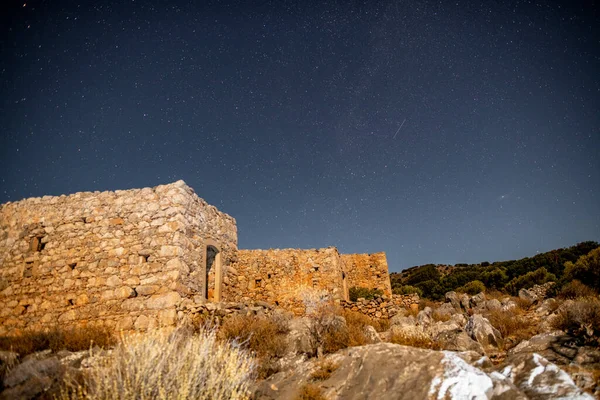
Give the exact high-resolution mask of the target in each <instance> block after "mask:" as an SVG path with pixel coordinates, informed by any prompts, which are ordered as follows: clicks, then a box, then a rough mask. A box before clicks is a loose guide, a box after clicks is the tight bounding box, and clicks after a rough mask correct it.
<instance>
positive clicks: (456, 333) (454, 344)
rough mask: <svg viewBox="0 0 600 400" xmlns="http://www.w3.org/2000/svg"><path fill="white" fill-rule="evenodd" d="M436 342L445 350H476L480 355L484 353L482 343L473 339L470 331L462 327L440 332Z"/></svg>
mask: <svg viewBox="0 0 600 400" xmlns="http://www.w3.org/2000/svg"><path fill="white" fill-rule="evenodd" d="M435 342H436V343H437V344H439V345H440V347H441V348H442V349H444V350H452V351H474V352H476V353H477V354H480V355H483V354H484V351H483V347H482V346H481V344H479V343H478V342H476V341H474V340H473V339H471V336H469V334H468V333H466V332H465V331H463V330H460V329H455V330H448V331H442V332H440V333H439V334H438V335H436V336H435Z"/></svg>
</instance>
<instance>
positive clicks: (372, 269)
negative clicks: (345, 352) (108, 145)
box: [0, 181, 391, 334]
mask: <svg viewBox="0 0 600 400" xmlns="http://www.w3.org/2000/svg"><path fill="white" fill-rule="evenodd" d="M353 286H359V287H367V288H377V289H380V290H382V291H383V292H384V293H385V294H387V295H390V294H391V286H390V279H389V275H388V267H387V261H386V257H385V253H376V254H340V253H339V252H338V250H337V249H336V248H334V247H329V248H325V249H310V250H298V249H285V250H238V248H237V227H236V221H235V219H234V218H232V217H230V216H229V215H227V214H225V213H223V212H220V211H219V210H217V209H216V208H215V207H214V206H211V205H209V204H207V203H206V202H205V201H204V200H202V199H201V198H199V197H198V196H197V195H196V194H195V193H194V191H193V190H192V189H191V188H190V187H189V186H187V185H186V184H185V183H184V182H183V181H178V182H175V183H171V184H168V185H161V186H157V187H155V188H144V189H133V190H117V191H114V192H84V193H75V194H72V195H68V196H66V195H62V196H44V197H42V198H30V199H25V200H21V201H17V202H9V203H6V204H3V205H2V206H0V334H7V333H11V332H18V331H20V330H22V329H24V328H33V329H37V328H41V327H49V326H56V325H61V326H65V325H66V326H69V325H75V326H85V325H88V324H95V323H102V324H106V325H109V326H111V327H114V328H116V329H125V330H129V329H146V328H149V327H153V326H165V325H172V324H174V323H175V321H176V320H177V312H178V305H179V304H180V303H181V302H182V301H183V300H185V299H190V300H193V301H194V302H196V303H201V302H203V301H209V302H219V301H231V302H233V301H235V302H251V301H258V300H260V301H265V302H268V303H271V304H274V305H278V306H280V307H282V308H286V309H289V310H292V311H295V312H300V311H301V303H300V301H299V300H300V297H301V295H302V292H303V291H305V290H307V289H321V290H326V291H327V292H329V294H330V295H331V296H332V297H333V298H334V299H338V300H344V299H347V298H348V289H349V288H350V287H353Z"/></svg>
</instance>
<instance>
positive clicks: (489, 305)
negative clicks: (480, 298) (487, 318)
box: [485, 299, 502, 311]
mask: <svg viewBox="0 0 600 400" xmlns="http://www.w3.org/2000/svg"><path fill="white" fill-rule="evenodd" d="M485 309H486V310H488V311H499V310H502V303H500V301H499V300H498V299H491V300H488V301H486V302H485Z"/></svg>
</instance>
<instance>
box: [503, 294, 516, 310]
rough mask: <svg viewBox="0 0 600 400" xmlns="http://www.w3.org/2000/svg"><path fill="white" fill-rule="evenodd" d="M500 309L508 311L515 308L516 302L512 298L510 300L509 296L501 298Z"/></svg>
mask: <svg viewBox="0 0 600 400" xmlns="http://www.w3.org/2000/svg"><path fill="white" fill-rule="evenodd" d="M501 304H502V311H510V310H514V309H515V308H517V303H516V302H515V301H514V300H511V298H510V297H507V298H505V299H502V302H501Z"/></svg>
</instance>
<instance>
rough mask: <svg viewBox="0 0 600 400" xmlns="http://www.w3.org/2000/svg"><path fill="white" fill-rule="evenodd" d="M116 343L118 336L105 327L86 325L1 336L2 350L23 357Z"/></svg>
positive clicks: (105, 346) (108, 345)
mask: <svg viewBox="0 0 600 400" xmlns="http://www.w3.org/2000/svg"><path fill="white" fill-rule="evenodd" d="M115 343H116V338H115V336H114V334H112V333H111V332H110V331H109V330H108V329H107V328H105V327H86V328H85V329H75V328H67V329H64V328H63V329H60V328H58V327H55V328H53V329H49V330H48V331H33V330H28V331H25V332H23V333H22V334H20V335H18V336H2V337H0V350H4V351H13V352H15V353H18V354H19V355H20V356H21V357H24V356H26V355H28V354H32V353H35V352H38V351H42V350H47V349H50V350H52V352H57V351H60V350H68V351H81V350H89V349H90V347H93V346H98V347H101V348H108V347H111V346H113V345H114V344H115Z"/></svg>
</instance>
